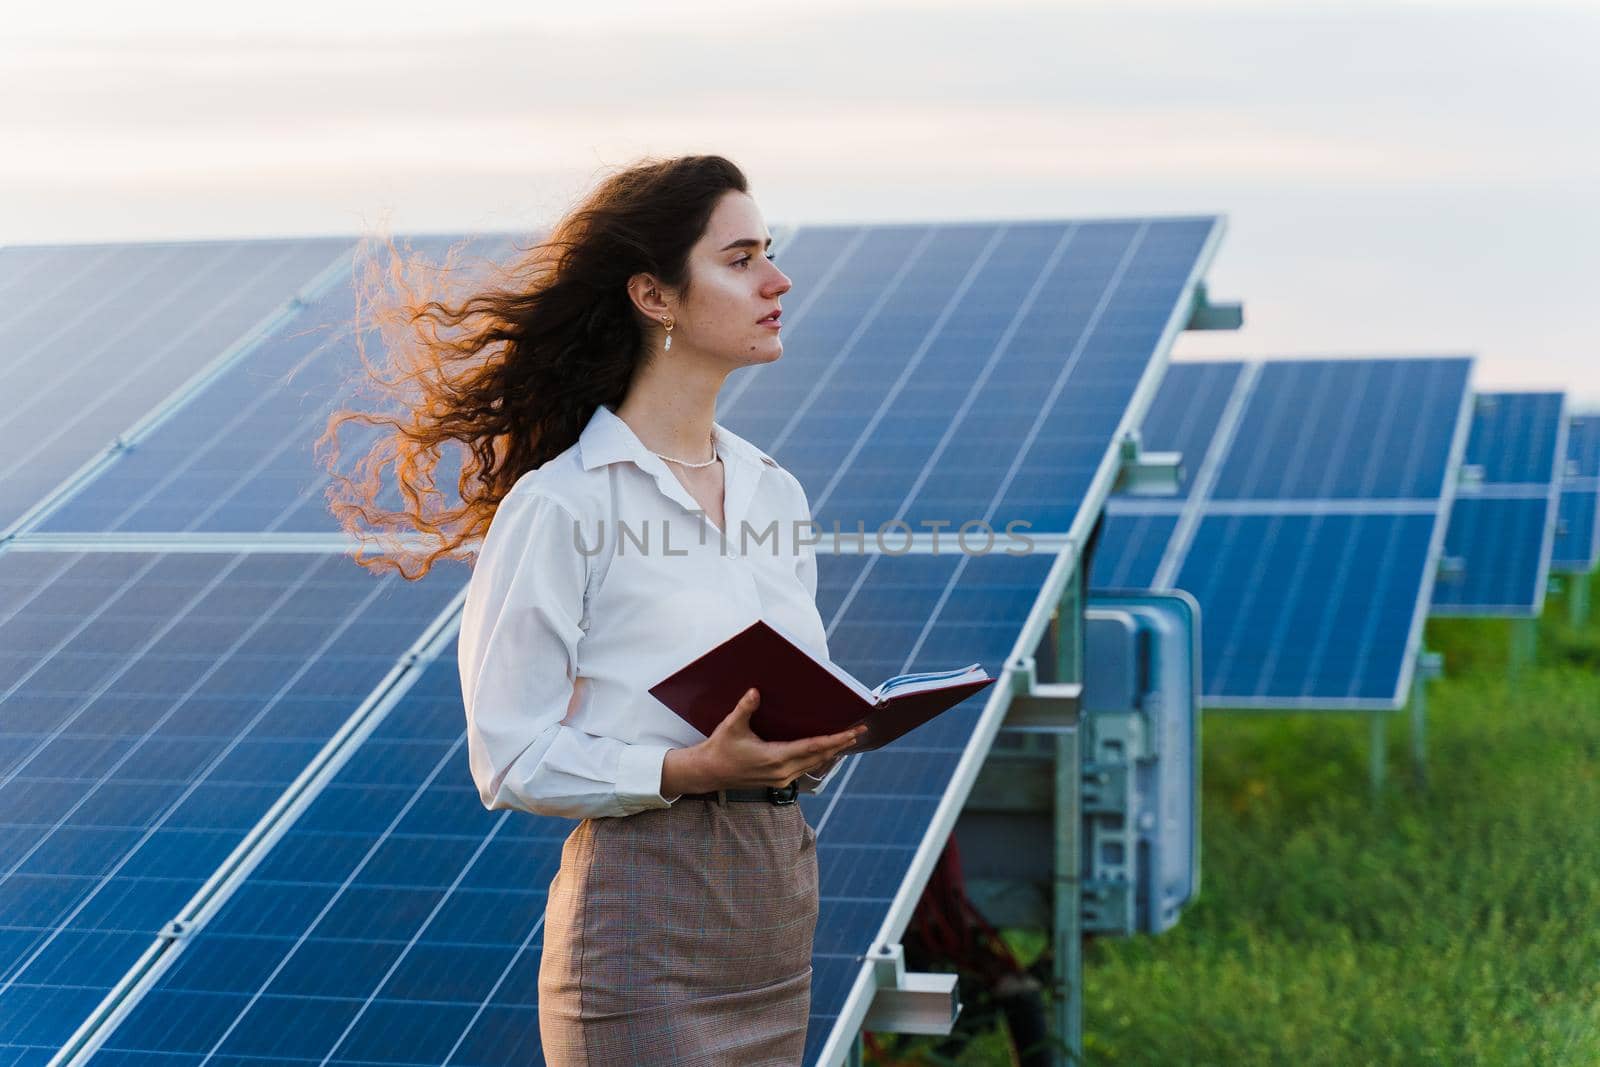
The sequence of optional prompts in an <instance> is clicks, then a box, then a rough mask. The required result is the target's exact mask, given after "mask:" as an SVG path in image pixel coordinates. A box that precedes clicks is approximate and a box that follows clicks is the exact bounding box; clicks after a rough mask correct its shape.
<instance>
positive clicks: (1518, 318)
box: [0, 0, 1600, 408]
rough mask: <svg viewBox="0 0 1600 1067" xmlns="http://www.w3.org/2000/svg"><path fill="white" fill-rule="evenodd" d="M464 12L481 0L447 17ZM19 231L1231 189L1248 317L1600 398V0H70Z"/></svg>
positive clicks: (1235, 336) (20, 188)
mask: <svg viewBox="0 0 1600 1067" xmlns="http://www.w3.org/2000/svg"><path fill="white" fill-rule="evenodd" d="M441 11H443V12H444V13H445V15H444V17H441ZM0 22H3V29H0V144H4V145H5V149H4V150H3V151H0V244H19V243H20V244H36V243H57V242H86V241H110V240H117V241H122V240H176V239H196V238H211V237H241V236H242V237H252V236H282V235H310V234H351V235H354V234H358V233H363V232H370V231H373V230H375V229H379V228H389V229H393V230H394V231H396V232H408V233H420V232H449V233H457V232H465V231H480V230H526V229H534V228H538V227H542V226H544V225H547V224H548V223H549V222H550V221H553V220H554V218H556V217H558V216H559V215H560V213H561V212H562V211H563V210H564V209H565V208H566V207H567V206H569V205H570V204H571V202H572V201H574V200H575V199H576V198H577V197H578V196H579V195H580V194H581V193H582V191H583V190H584V189H586V188H587V187H588V186H589V185H591V184H592V183H593V182H594V181H595V180H596V179H597V178H598V177H599V176H600V175H602V174H603V173H605V172H606V171H607V170H609V169H611V168H615V167H620V166H624V165H626V164H627V163H629V162H631V161H633V160H635V159H637V158H640V157H642V156H647V155H652V156H660V155H676V154H680V153H687V152H717V153H721V154H723V155H727V156H729V157H730V158H732V159H734V160H735V161H736V162H738V163H739V165H740V166H741V167H742V168H743V169H744V170H745V172H746V173H747V174H748V175H749V177H750V179H751V182H752V191H753V193H754V194H755V196H756V199H757V202H758V204H759V205H760V206H761V209H762V211H763V213H764V215H765V217H766V219H767V221H768V223H769V224H781V223H806V222H816V223H822V222H888V221H939V220H958V219H960V220H965V219H995V220H1000V219H1011V218H1017V219H1023V218H1026V219H1039V218H1072V217H1093V216H1125V215H1130V214H1146V215H1147V214H1161V215H1170V214H1193V213H1221V214H1223V215H1225V216H1226V217H1227V220H1228V233H1227V236H1226V237H1225V239H1224V240H1223V243H1222V246H1221V250H1220V251H1219V253H1218V255H1217V258H1216V260H1215V261H1214V263H1213V266H1212V269H1211V270H1210V272H1209V274H1208V286H1209V290H1210V292H1211V294H1212V296H1213V299H1215V300H1219V301H1233V300H1237V301H1240V302H1242V303H1243V305H1244V310H1245V325H1244V328H1243V329H1242V330H1239V331H1236V332H1217V333H1189V334H1185V335H1183V336H1182V337H1181V338H1180V340H1179V341H1178V345H1177V348H1176V350H1175V358H1180V359H1185V358H1218V357H1237V356H1245V357H1258V356H1265V357H1292V356H1384V355H1424V354H1470V355H1474V356H1476V357H1477V369H1476V374H1475V378H1474V381H1475V385H1476V386H1477V388H1479V389H1495V388H1513V389H1515V388H1553V389H1564V390H1566V391H1567V392H1568V393H1569V394H1570V395H1571V396H1572V397H1573V402H1574V404H1575V406H1581V407H1589V408H1600V316H1597V315H1596V314H1595V309H1596V306H1597V305H1600V301H1597V300H1596V293H1595V289H1596V286H1597V284H1600V203H1597V199H1596V191H1597V190H1600V123H1596V122H1595V120H1594V107H1595V102H1596V101H1597V100H1600V63H1595V62H1593V57H1594V56H1595V55H1597V54H1600V4H1588V3H1584V4H1580V3H1565V4H1540V3H1516V4H1511V3H1488V2H1475V3H1449V4H1446V3H1424V2H1419V0H1389V2H1387V3H1381V4H1379V3H1369V2H1367V0H1350V2H1345V3H1340V4H1337V5H1320V4H1316V3H1297V4H1281V3H1274V2H1233V3H1228V2H1220V3H1199V2H1167V3H1162V4H1150V3H1144V2H1141V0H1125V2H1120V3H1115V4H1103V3H1078V2H1075V0H1048V2H1042V3H1006V2H1001V3H997V4H987V5H973V4H970V3H960V4H957V3H943V2H936V0H935V2H930V0H919V2H909V0H876V2H875V0H855V2H851V3H843V2H832V0H813V2H810V3H806V2H803V0H793V2H791V3H788V4H785V5H781V6H770V7H769V6H763V5H750V4H713V3H707V2H704V0H686V2H675V3H672V4H662V3H659V2H657V3H648V4H647V3H643V2H640V0H610V2H607V0H592V2H590V3H586V4H582V5H563V6H557V5H555V4H554V3H549V2H543V3H541V2H534V3H529V2H528V0H521V2H518V3H513V2H509V0H475V2H474V3H473V4H471V5H460V6H457V7H446V8H443V9H441V8H440V6H439V5H438V4H436V3H433V2H429V3H422V2H420V0H384V2H381V3H380V2H371V0H346V2H340V0H319V2H310V0H274V3H272V4H270V5H249V7H248V8H246V6H245V5H231V4H216V3H206V4H200V3H193V2H189V0H166V2H164V3H163V4H160V5H129V4H126V3H121V2H116V3H113V2H110V0H92V2H91V0H62V2H57V3H54V4H50V5H41V4H30V5H27V6H26V9H25V10H9V11H7V12H6V13H5V15H4V17H3V20H0Z"/></svg>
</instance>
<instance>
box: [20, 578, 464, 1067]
mask: <svg viewBox="0 0 1600 1067" xmlns="http://www.w3.org/2000/svg"><path fill="white" fill-rule="evenodd" d="M464 577H465V575H464V568H462V567H461V566H460V565H459V564H446V565H445V570H444V572H442V573H441V575H440V577H439V578H438V579H437V580H435V581H433V582H429V583H423V584H421V585H417V586H412V585H410V584H408V583H404V582H403V581H401V580H399V579H398V578H388V579H378V578H375V577H374V576H372V575H369V574H368V573H367V572H365V571H362V570H361V569H359V568H357V567H356V566H355V565H354V564H353V563H351V562H350V561H348V560H347V559H344V558H343V557H340V556H334V555H266V554H260V555H228V554H211V553H168V554H142V553H113V552H97V553H89V554H78V553H71V552H60V553H54V552H53V553H36V552H22V551H9V552H5V553H4V554H0V648H3V649H4V652H3V653H0V841H3V843H4V848H3V849H0V915H3V916H4V919H3V920H0V923H3V925H0V1048H3V1049H5V1050H6V1051H7V1053H8V1054H9V1058H6V1062H7V1063H12V1062H43V1061H44V1060H45V1059H47V1058H48V1056H49V1055H50V1054H52V1053H53V1052H55V1051H56V1050H58V1049H59V1048H60V1047H61V1046H62V1044H63V1043H64V1042H65V1041H67V1039H68V1038H69V1037H70V1036H71V1035H72V1033H73V1032H74V1030H76V1029H77V1027H78V1025H79V1024H80V1023H82V1022H83V1020H84V1019H85V1018H86V1017H87V1015H88V1014H89V1012H90V1011H91V1009H93V1008H94V1006H95V1005H96V1004H98V1003H99V1001H100V1000H101V999H102V998H103V997H104V996H105V995H106V993H107V992H108V991H109V990H110V989H111V988H112V986H113V985H115V984H116V982H117V981H118V980H119V979H120V978H121V977H122V975H123V973H124V972H126V971H127V970H128V968H129V967H130V966H132V965H133V963H134V962H135V961H136V960H137V959H138V958H139V956H140V954H141V953H143V952H144V951H145V950H146V949H147V948H149V947H150V946H151V944H152V943H153V941H154V938H155V936H156V933H157V932H158V931H159V930H160V929H161V928H162V927H163V926H164V925H165V924H166V923H167V922H168V921H169V920H171V919H173V918H175V917H177V916H178V914H179V912H180V911H181V910H182V909H183V907H184V905H185V904H186V903H187V902H188V901H189V900H190V899H191V898H192V897H193V896H194V894H195V892H196V891H197V890H198V889H199V888H200V887H201V885H202V884H203V883H204V882H205V881H206V880H207V878H209V877H210V875H211V874H212V872H213V871H214V870H216V868H217V867H218V865H219V864H221V863H222V861H223V860H224V859H225V858H227V856H228V855H229V853H230V852H232V851H233V849H234V848H235V847H236V846H237V845H238V844H239V843H240V841H241V840H242V839H243V838H244V836H245V834H246V833H247V832H248V831H249V830H250V829H251V828H252V827H253V826H254V825H255V824H256V823H257V822H258V821H259V820H260V819H261V817H262V815H264V814H265V813H266V811H267V810H268V808H269V807H270V806H271V805H272V804H273V802H274V801H276V800H277V798H278V797H279V796H280V795H281V794H282V793H283V791H284V788H285V786H287V785H288V784H289V783H290V782H291V781H293V779H294V778H295V777H296V775H298V774H299V773H300V771H301V770H302V769H303V768H304V767H305V766H306V764H307V763H308V762H309V761H310V760H311V758H312V757H313V756H314V755H315V754H316V753H317V752H318V750H319V749H321V747H322V746H323V745H324V744H325V743H326V742H327V741H328V740H329V738H330V737H331V736H332V735H333V734H334V732H335V731H336V730H337V729H338V728H339V726H340V725H341V724H343V723H344V722H345V720H346V719H347V718H348V717H349V716H350V714H351V713H352V712H353V711H354V710H355V709H356V707H357V706H358V705H359V704H360V702H361V701H362V699H363V698H364V697H365V696H366V695H367V694H368V692H369V691H370V690H371V689H372V688H373V687H374V686H375V685H376V684H377V683H378V682H379V681H380V680H381V679H382V678H383V676H384V675H385V674H386V673H387V672H388V671H389V670H390V669H391V668H393V666H394V664H395V662H396V659H397V657H398V656H399V655H400V654H401V653H402V652H404V651H405V650H406V649H407V647H408V646H409V645H411V644H412V643H413V642H414V641H415V640H416V638H417V637H418V636H419V635H420V633H421V631H422V629H423V627H424V626H425V625H426V624H427V622H428V621H429V620H431V619H432V618H433V617H434V616H435V615H437V614H438V613H439V612H440V611H441V610H442V609H443V608H444V607H445V606H446V604H447V602H448V601H449V599H450V596H451V595H452V593H453V592H454V591H456V590H459V589H460V587H461V585H462V583H463V581H464ZM452 579H453V580H452Z"/></svg>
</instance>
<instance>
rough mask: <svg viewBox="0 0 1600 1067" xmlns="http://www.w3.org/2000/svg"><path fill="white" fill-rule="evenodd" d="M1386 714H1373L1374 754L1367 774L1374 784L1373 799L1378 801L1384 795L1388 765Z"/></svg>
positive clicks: (1387, 725)
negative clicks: (1384, 777)
mask: <svg viewBox="0 0 1600 1067" xmlns="http://www.w3.org/2000/svg"><path fill="white" fill-rule="evenodd" d="M1383 716H1384V713H1383V712H1381V711H1376V712H1373V713H1372V754H1371V762H1370V763H1369V764H1368V765H1367V774H1368V777H1369V779H1370V780H1371V784H1372V799H1373V800H1374V801H1376V800H1377V799H1378V797H1379V796H1380V795H1382V793H1383V776H1384V770H1385V765H1386V764H1387V763H1388V758H1389V755H1388V751H1387V745H1388V742H1389V737H1388V728H1389V724H1388V723H1387V722H1385V721H1384V718H1383Z"/></svg>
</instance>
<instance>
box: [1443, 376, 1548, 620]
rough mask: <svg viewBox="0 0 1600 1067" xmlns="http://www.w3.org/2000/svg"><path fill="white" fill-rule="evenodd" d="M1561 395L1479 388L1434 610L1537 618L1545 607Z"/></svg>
mask: <svg viewBox="0 0 1600 1067" xmlns="http://www.w3.org/2000/svg"><path fill="white" fill-rule="evenodd" d="M1565 403H1566V400H1565V397H1564V396H1563V395H1562V394H1561V393H1480V394H1479V395H1478V398H1477V403H1476V407H1475V412H1474V414H1473V419H1472V436H1471V438H1470V439H1469V440H1468V441H1467V458H1466V466H1465V467H1464V468H1463V473H1462V479H1461V485H1460V487H1459V488H1458V489H1457V492H1456V502H1455V505H1454V506H1453V507H1452V508H1451V511H1450V530H1449V534H1448V535H1447V536H1446V539H1445V550H1444V557H1445V558H1444V563H1443V566H1442V567H1441V570H1440V574H1439V581H1438V583H1437V584H1436V585H1435V586H1434V589H1433V613H1434V614H1435V615H1509V616H1524V617H1531V616H1537V615H1538V614H1539V612H1540V611H1542V610H1543V608H1544V590H1545V581H1546V578H1547V576H1548V575H1549V570H1550V554H1551V550H1552V548H1553V543H1554V537H1555V527H1556V515H1557V506H1558V502H1559V499H1560V493H1561V481H1560V472H1561V466H1562V463H1563V457H1565V455H1566V437H1567V430H1566V425H1567V424H1566V415H1565Z"/></svg>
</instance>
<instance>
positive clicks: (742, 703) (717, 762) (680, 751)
mask: <svg viewBox="0 0 1600 1067" xmlns="http://www.w3.org/2000/svg"><path fill="white" fill-rule="evenodd" d="M760 703H761V694H760V693H759V692H757V691H756V690H754V689H751V690H748V691H747V692H746V693H745V695H744V696H743V697H741V698H740V699H739V703H737V704H735V705H734V707H733V711H732V712H730V713H729V714H728V716H727V717H726V718H724V719H723V720H722V721H721V722H720V723H718V724H717V728H716V730H714V731H713V732H712V734H711V736H710V737H708V738H706V739H705V740H704V741H702V742H700V743H699V744H698V745H692V746H690V747H689V748H675V749H672V750H671V751H669V752H668V753H667V758H666V760H665V761H664V762H663V763H662V766H661V795H662V796H667V797H670V796H673V795H674V794H681V793H710V792H713V791H714V790H718V789H748V788H752V787H759V786H769V787H772V788H778V789H781V788H782V787H784V786H786V785H788V784H789V783H790V782H792V781H794V780H795V779H796V778H798V777H799V776H800V775H801V773H802V772H804V771H807V770H810V771H811V773H812V774H821V773H822V772H821V771H819V770H817V769H816V768H818V767H823V768H827V767H830V766H832V765H833V761H834V760H835V759H837V758H838V757H839V756H840V755H842V754H843V753H844V752H845V751H846V750H848V749H849V748H850V746H851V745H852V744H854V743H855V740H856V738H857V737H859V736H861V734H863V733H865V732H866V729H867V728H866V727H865V726H854V727H852V728H851V729H848V730H842V731H840V732H839V733H836V734H823V735H820V736H817V737H803V738H800V739H799V740H797V741H763V740H761V738H759V737H757V736H756V735H755V733H754V731H752V730H751V729H750V716H751V715H753V714H755V710H756V708H757V707H758V706H759V705H760Z"/></svg>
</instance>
